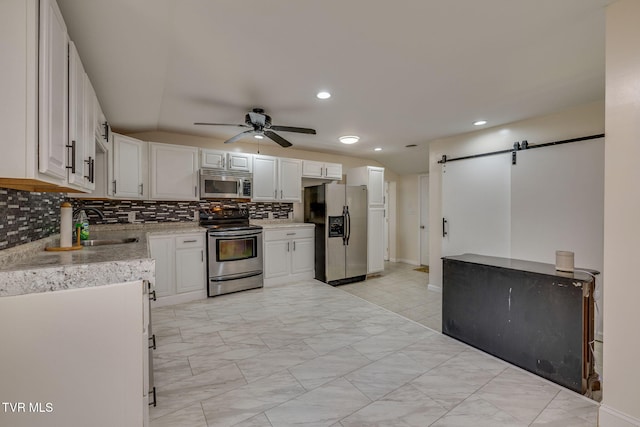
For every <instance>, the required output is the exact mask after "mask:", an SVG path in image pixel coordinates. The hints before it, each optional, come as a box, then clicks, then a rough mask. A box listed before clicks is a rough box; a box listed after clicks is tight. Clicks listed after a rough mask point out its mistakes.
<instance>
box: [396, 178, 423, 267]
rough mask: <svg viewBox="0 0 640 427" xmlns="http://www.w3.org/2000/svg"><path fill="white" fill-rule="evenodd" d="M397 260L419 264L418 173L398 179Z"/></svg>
mask: <svg viewBox="0 0 640 427" xmlns="http://www.w3.org/2000/svg"><path fill="white" fill-rule="evenodd" d="M397 192H398V215H397V221H396V224H397V232H398V237H397V238H398V247H397V251H398V261H400V262H406V263H408V264H414V265H420V175H401V176H400V177H399V179H398V188H397Z"/></svg>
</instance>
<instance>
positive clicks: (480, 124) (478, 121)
mask: <svg viewBox="0 0 640 427" xmlns="http://www.w3.org/2000/svg"><path fill="white" fill-rule="evenodd" d="M486 124H487V121H486V120H476V121H475V122H473V125H474V126H482V125H486Z"/></svg>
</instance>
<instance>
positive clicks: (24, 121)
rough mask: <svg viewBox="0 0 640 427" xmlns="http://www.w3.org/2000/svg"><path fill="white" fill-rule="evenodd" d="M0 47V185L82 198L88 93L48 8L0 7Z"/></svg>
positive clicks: (88, 168) (41, 1)
mask: <svg viewBox="0 0 640 427" xmlns="http://www.w3.org/2000/svg"><path fill="white" fill-rule="evenodd" d="M0 39H2V40H7V41H10V43H2V44H1V45H0V55H1V57H2V59H3V62H2V79H0V93H1V94H2V98H1V99H0V108H1V114H0V129H2V134H3V138H2V140H0V151H1V152H2V156H0V184H1V185H2V186H3V187H7V188H16V189H20V190H28V191H55V192H64V191H66V190H71V191H75V192H78V191H83V192H86V191H89V190H90V189H91V188H93V181H94V179H93V175H92V172H94V169H93V164H92V161H91V160H93V158H94V157H95V154H94V153H93V151H92V150H93V149H92V145H91V144H93V141H94V139H93V138H88V137H87V135H88V133H87V132H88V130H87V129H86V126H91V123H93V118H91V120H89V117H87V116H86V114H88V113H86V111H85V108H93V107H90V106H89V104H87V102H88V101H87V100H86V99H87V97H93V98H95V93H94V92H93V88H91V89H89V91H87V89H86V85H87V84H88V85H89V86H90V83H88V81H87V77H86V74H85V72H84V70H83V68H82V63H81V62H80V58H79V57H78V53H77V51H76V50H75V46H73V44H71V43H70V42H69V38H68V35H67V28H66V25H65V22H64V19H63V17H62V14H61V13H60V9H59V8H58V5H57V4H56V2H55V0H2V1H1V2H0ZM92 102H95V101H92ZM91 115H92V116H93V113H91ZM73 141H75V143H74V142H73ZM74 147H75V148H74ZM89 156H91V160H89ZM74 166H75V167H74ZM72 168H73V169H72ZM86 177H88V178H86Z"/></svg>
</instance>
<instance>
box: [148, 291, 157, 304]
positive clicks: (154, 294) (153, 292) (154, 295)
mask: <svg viewBox="0 0 640 427" xmlns="http://www.w3.org/2000/svg"><path fill="white" fill-rule="evenodd" d="M149 299H150V300H151V301H156V290H155V289H154V290H152V291H151V292H149Z"/></svg>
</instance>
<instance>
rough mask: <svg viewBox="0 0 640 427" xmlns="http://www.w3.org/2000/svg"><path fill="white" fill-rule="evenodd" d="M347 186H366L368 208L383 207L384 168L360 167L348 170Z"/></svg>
mask: <svg viewBox="0 0 640 427" xmlns="http://www.w3.org/2000/svg"><path fill="white" fill-rule="evenodd" d="M347 185H366V186H367V199H368V203H369V207H383V206H384V168H382V167H377V166H362V167H359V168H353V169H349V170H348V171H347Z"/></svg>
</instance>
